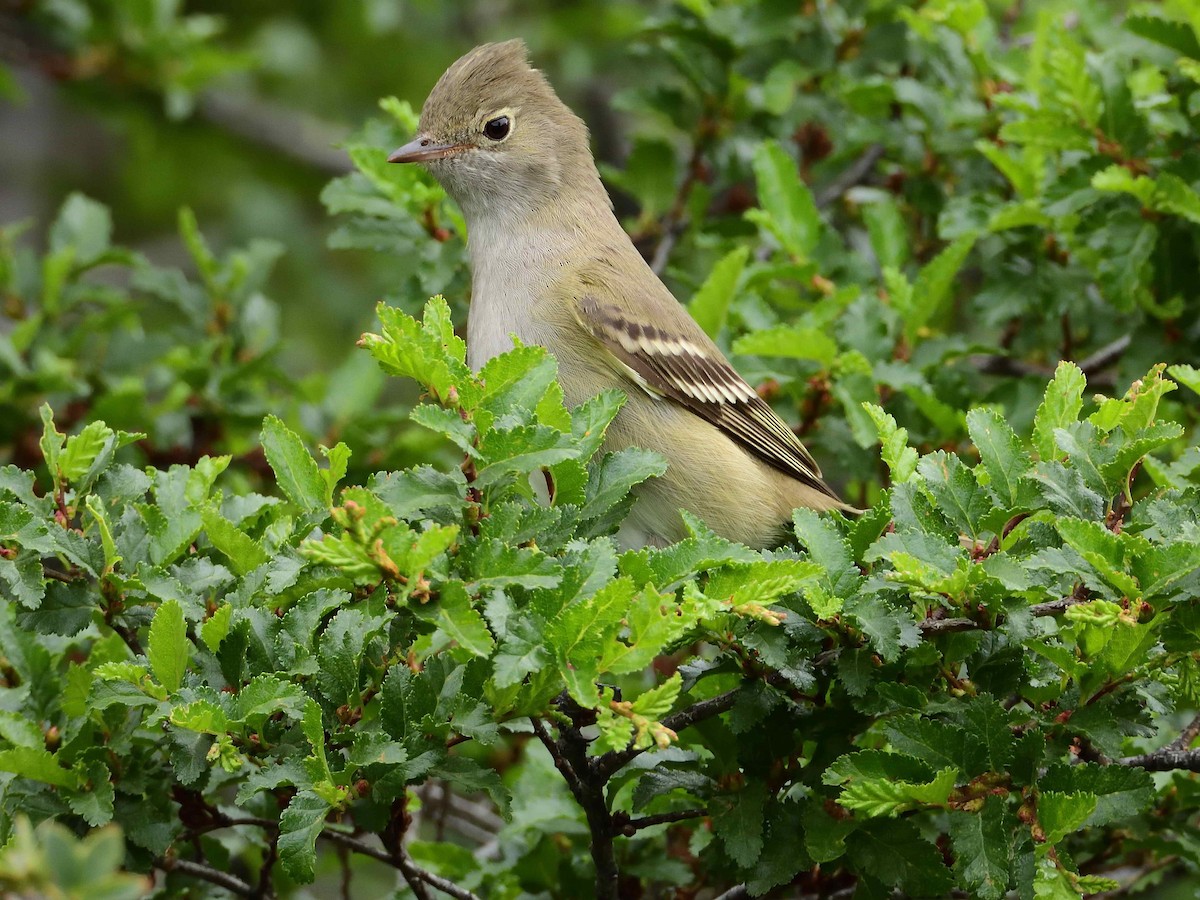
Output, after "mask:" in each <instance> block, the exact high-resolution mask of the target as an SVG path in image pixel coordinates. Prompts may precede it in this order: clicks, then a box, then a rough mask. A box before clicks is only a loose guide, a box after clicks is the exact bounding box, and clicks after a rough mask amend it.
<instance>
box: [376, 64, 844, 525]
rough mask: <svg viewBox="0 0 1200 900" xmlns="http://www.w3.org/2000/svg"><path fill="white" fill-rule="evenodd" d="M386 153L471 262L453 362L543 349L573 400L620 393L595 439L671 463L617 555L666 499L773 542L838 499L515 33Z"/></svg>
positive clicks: (637, 511)
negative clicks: (680, 287) (457, 211)
mask: <svg viewBox="0 0 1200 900" xmlns="http://www.w3.org/2000/svg"><path fill="white" fill-rule="evenodd" d="M388 161H389V162H397V163H399V162H416V163H421V164H422V165H424V166H426V167H428V169H429V171H430V172H431V173H432V174H433V175H434V177H435V178H437V180H438V181H439V182H441V184H442V185H443V186H444V187H445V189H446V191H447V192H448V193H449V194H450V196H451V197H453V198H454V200H455V201H456V202H457V203H458V205H459V206H460V207H461V208H462V211H463V215H464V216H465V217H466V220H467V231H468V238H469V240H468V245H467V246H468V250H469V253H470V261H471V270H472V289H471V310H470V316H469V319H468V322H467V361H468V363H470V365H471V366H472V368H475V369H478V368H479V367H481V366H482V365H483V364H484V363H485V362H487V361H488V360H489V359H490V358H492V357H493V356H496V355H498V354H500V353H503V352H505V351H506V350H509V349H511V346H512V343H511V340H510V338H509V335H510V334H516V336H517V337H519V338H520V339H521V341H523V342H524V343H526V344H536V345H540V346H543V347H545V348H547V349H548V350H549V351H550V352H552V353H553V354H554V356H555V357H556V358H557V360H558V371H559V382H560V383H561V385H562V389H563V394H564V397H565V399H566V401H567V403H568V404H570V405H576V404H579V403H582V402H583V401H585V400H587V399H589V398H590V397H592V396H594V395H595V394H598V393H600V392H601V391H603V390H605V389H608V388H620V389H621V390H622V391H624V392H625V394H626V395H627V398H628V399H627V401H626V403H625V405H624V407H623V408H622V409H621V411H620V413H618V415H617V417H616V419H615V420H614V421H613V423H612V425H611V426H610V427H609V430H608V434H607V436H606V438H605V442H604V449H605V450H609V451H613V450H619V449H621V448H624V447H630V446H637V447H643V448H646V449H650V450H656V451H658V452H659V453H661V454H662V455H663V456H665V457H666V458H667V461H668V468H667V471H666V473H665V474H664V475H663V476H662V477H660V478H655V479H651V480H650V481H649V482H646V483H644V484H642V485H640V486H639V488H638V489H637V501H636V502H635V504H634V506H633V509H632V511H631V512H630V515H629V517H628V519H627V520H626V522H625V524H624V525H623V526H622V528H621V531H620V532H619V534H618V541H619V543H621V544H622V546H624V547H639V546H645V545H652V546H663V545H665V544H668V543H672V542H674V541H677V540H679V539H681V538H683V537H684V536H685V532H684V527H683V520H682V517H681V516H680V514H679V510H680V509H686V510H689V511H690V512H692V513H694V514H695V515H697V516H698V517H699V518H700V519H701V520H703V521H704V522H705V523H706V524H707V525H708V526H709V527H710V528H712V529H713V530H714V531H715V532H717V533H718V534H720V535H722V536H723V537H726V538H728V539H730V540H734V541H740V542H742V543H744V544H748V545H750V546H751V547H756V548H761V547H765V546H768V545H770V544H772V543H774V542H776V541H778V540H779V539H780V538H781V537H782V536H783V533H784V527H785V526H786V524H787V523H788V522H789V520H790V518H791V514H792V511H793V510H794V509H795V508H796V507H800V506H805V507H810V508H812V509H818V510H824V509H845V510H849V509H851V507H849V506H847V505H846V504H844V503H843V502H842V501H841V500H839V499H838V496H837V494H835V493H834V492H833V490H832V489H831V488H830V487H829V486H828V485H827V484H826V483H825V481H824V480H823V479H822V477H821V470H820V469H819V468H818V467H817V464H816V463H815V462H814V461H813V458H812V457H811V456H810V455H809V453H808V451H807V450H806V449H805V448H804V445H803V444H802V443H801V442H800V440H799V438H797V437H796V435H795V433H794V432H793V431H792V429H791V428H789V427H788V426H787V425H786V424H785V423H784V421H783V420H782V419H781V418H780V417H779V416H778V415H776V413H775V411H774V410H772V409H771V407H770V406H769V405H768V404H767V403H766V402H765V401H764V400H763V399H762V398H761V397H759V396H758V394H757V393H756V392H755V390H754V389H753V388H752V387H750V386H749V385H748V384H746V382H745V381H744V380H743V379H742V377H741V376H740V375H738V373H737V372H736V371H735V370H734V369H733V367H732V366H731V365H730V364H729V362H728V360H726V359H725V357H724V355H723V354H722V353H721V351H720V350H719V349H718V348H717V345H716V344H714V343H713V342H712V340H710V339H709V337H708V335H707V334H705V333H704V331H703V330H702V329H701V328H700V326H699V325H697V324H696V322H695V321H694V320H693V319H692V318H691V316H689V315H688V313H687V311H686V310H685V309H684V308H683V307H682V306H681V305H680V304H679V302H678V301H677V300H676V299H675V298H674V296H672V295H671V292H670V291H669V290H668V289H667V288H666V286H665V285H664V284H663V283H662V282H661V281H660V280H659V279H658V276H657V275H655V274H654V271H653V270H652V269H651V268H650V267H649V266H648V265H647V264H646V261H645V260H644V259H643V258H642V256H641V254H640V253H638V251H637V249H636V248H635V247H634V246H633V243H632V242H631V241H630V239H629V236H628V235H627V234H626V233H625V231H624V229H622V227H621V225H620V223H619V222H618V221H617V218H616V216H615V215H614V214H613V210H612V203H611V201H610V200H609V197H608V193H607V192H606V191H605V190H604V186H603V184H601V182H600V174H599V172H597V171H596V164H595V161H594V160H593V159H592V153H591V149H590V148H589V145H588V131H587V126H586V125H584V123H583V122H582V120H580V119H579V117H578V116H576V115H575V114H574V113H572V112H571V110H570V109H568V108H567V106H566V104H564V103H563V102H562V101H561V100H560V99H559V98H558V95H556V94H555V93H554V89H553V88H552V87H551V86H550V83H549V82H548V81H547V80H546V78H545V76H544V75H543V74H542V73H541V72H539V71H538V70H536V69H534V68H532V67H531V66H530V65H529V61H528V55H527V52H526V49H525V44H524V42H522V41H520V40H513V41H506V42H504V43H499V44H484V45H482V46H479V47H476V48H475V49H474V50H472V51H471V52H470V53H468V54H466V55H465V56H463V57H462V58H461V59H459V60H458V61H457V62H455V63H454V65H452V66H451V67H450V68H449V69H448V70H447V71H446V73H445V74H444V75H442V77H441V79H440V80H439V81H438V83H437V84H436V85H435V86H434V88H433V91H432V92H431V93H430V94H429V98H428V99H427V100H426V101H425V106H424V107H423V108H422V110H421V121H420V127H419V133H418V134H417V136H416V137H415V138H414V139H413V140H412V141H410V142H409V143H407V144H405V145H404V146H403V147H401V148H400V149H398V150H396V151H395V152H394V153H393V154H392V155H391V156H390V157H388Z"/></svg>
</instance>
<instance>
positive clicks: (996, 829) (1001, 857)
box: [947, 798, 1012, 900]
mask: <svg viewBox="0 0 1200 900" xmlns="http://www.w3.org/2000/svg"><path fill="white" fill-rule="evenodd" d="M947 830H948V832H949V834H950V842H951V846H952V847H953V848H954V869H955V871H956V872H958V875H959V877H960V878H961V879H962V881H963V884H964V885H965V886H966V887H967V888H969V889H970V891H971V894H972V896H974V897H978V898H980V900H1000V898H1001V897H1003V896H1004V895H1005V894H1006V893H1007V892H1008V885H1009V881H1010V880H1011V878H1012V834H1011V826H1010V825H1009V823H1008V822H1007V821H1006V815H1005V807H1004V801H1003V800H1002V799H997V798H990V799H988V801H987V802H986V803H984V805H983V808H982V809H980V810H978V811H977V812H957V811H956V812H951V813H950V817H949V820H948V826H947Z"/></svg>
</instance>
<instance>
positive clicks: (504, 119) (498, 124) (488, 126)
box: [483, 116, 512, 141]
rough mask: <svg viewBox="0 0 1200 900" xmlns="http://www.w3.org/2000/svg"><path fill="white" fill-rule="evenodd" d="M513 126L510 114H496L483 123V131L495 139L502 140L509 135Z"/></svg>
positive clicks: (491, 138) (488, 136)
mask: <svg viewBox="0 0 1200 900" xmlns="http://www.w3.org/2000/svg"><path fill="white" fill-rule="evenodd" d="M511 128H512V122H510V121H509V118H508V116H496V118H494V119H488V120H487V122H485V123H484V125H483V133H484V135H485V136H486V137H487V138H488V139H489V140H493V141H502V140H504V139H505V138H506V137H508V132H509V130H510V129H511Z"/></svg>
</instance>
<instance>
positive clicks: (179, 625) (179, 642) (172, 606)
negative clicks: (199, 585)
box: [146, 600, 191, 692]
mask: <svg viewBox="0 0 1200 900" xmlns="http://www.w3.org/2000/svg"><path fill="white" fill-rule="evenodd" d="M190 653H191V644H190V643H188V638H187V624H186V623H185V622H184V620H183V607H182V606H180V605H179V602H178V601H176V600H168V601H166V602H165V603H160V604H159V606H158V610H157V611H156V612H155V613H154V619H153V621H151V623H150V643H149V647H148V649H147V653H146V655H147V656H148V657H149V659H150V669H151V671H153V672H154V677H155V678H157V679H158V682H159V684H161V685H162V686H163V687H165V688H166V689H167V690H168V691H171V692H174V691H177V690H179V687H180V685H182V684H183V675H184V673H185V672H186V671H187V667H188V658H189V656H190Z"/></svg>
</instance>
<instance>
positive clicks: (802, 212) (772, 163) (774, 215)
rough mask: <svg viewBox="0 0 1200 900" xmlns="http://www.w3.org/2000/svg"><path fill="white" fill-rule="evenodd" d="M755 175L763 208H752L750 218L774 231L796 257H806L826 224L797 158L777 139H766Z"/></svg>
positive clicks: (757, 152)
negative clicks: (800, 169) (822, 220)
mask: <svg viewBox="0 0 1200 900" xmlns="http://www.w3.org/2000/svg"><path fill="white" fill-rule="evenodd" d="M754 177H755V180H756V181H757V182H758V200H759V204H760V206H761V207H762V209H761V211H757V210H751V211H750V212H749V213H747V218H751V219H752V220H753V221H756V222H758V223H759V224H760V225H762V226H763V227H764V228H766V229H767V230H768V231H770V232H771V233H772V234H774V235H775V237H776V238H777V239H778V240H779V242H780V244H782V245H783V248H784V250H786V251H787V252H788V253H790V254H791V255H792V256H794V257H796V258H797V259H806V258H807V257H808V255H809V254H810V253H811V252H812V251H813V249H814V248H815V247H816V246H817V241H818V240H819V239H820V237H821V228H822V224H821V216H820V213H819V212H818V211H817V204H816V202H815V201H814V200H813V196H812V192H811V191H810V190H809V189H808V186H807V185H806V184H805V183H804V182H803V181H801V180H800V172H799V168H798V166H797V165H796V161H795V160H794V159H792V157H791V156H790V155H789V154H788V152H787V151H786V150H784V149H783V147H781V146H780V145H779V144H778V143H776V142H775V141H764V142H763V143H762V144H760V145H759V146H758V149H756V150H755V151H754ZM755 213H757V214H755Z"/></svg>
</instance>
